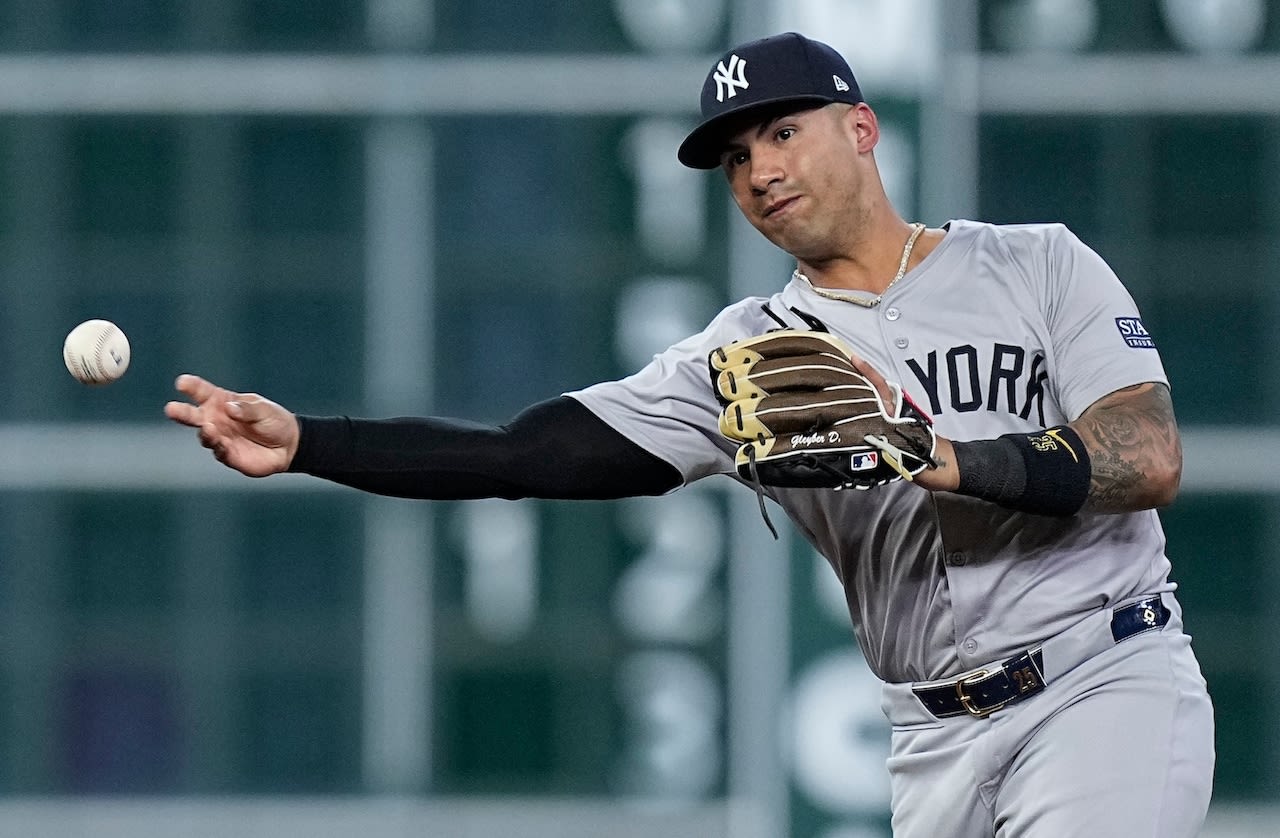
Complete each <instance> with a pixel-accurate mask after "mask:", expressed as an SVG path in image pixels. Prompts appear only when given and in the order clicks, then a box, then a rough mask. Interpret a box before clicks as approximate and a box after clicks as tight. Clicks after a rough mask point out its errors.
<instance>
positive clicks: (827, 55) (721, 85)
mask: <svg viewBox="0 0 1280 838" xmlns="http://www.w3.org/2000/svg"><path fill="white" fill-rule="evenodd" d="M861 101H862V91H861V90H859V89H858V83H857V81H856V80H855V79H854V77H853V71H851V70H850V69H849V65H848V64H847V63H846V62H845V60H844V58H842V57H841V56H840V53H838V52H836V51H835V50H834V49H832V48H831V47H829V46H827V45H826V44H824V43H821V42H820V41H814V40H811V39H809V38H806V37H805V36H803V35H800V34H798V33H795V32H787V33H785V34H783V35H773V36H771V37H768V38H761V39H760V40H758V41H751V42H749V43H745V44H741V45H739V46H737V47H735V48H733V49H731V50H729V51H728V52H726V53H725V54H724V56H723V57H722V58H721V59H720V60H719V61H718V62H716V64H715V65H714V66H713V67H712V68H711V70H710V71H709V72H708V73H707V76H706V79H705V80H704V81H703V83H702V124H700V125H699V126H698V127H697V128H695V129H694V130H693V132H692V133H691V134H689V136H688V137H686V138H685V141H684V142H683V143H682V144H681V145H680V155H679V156H680V162H681V163H684V164H685V165H686V166H690V167H692V168H695V169H714V168H715V167H717V166H719V165H720V152H721V150H722V149H723V148H724V144H725V142H726V141H727V139H728V136H727V132H728V131H729V130H730V129H731V128H734V126H743V125H744V121H747V122H749V120H750V118H751V115H752V111H753V110H754V109H756V108H765V107H768V108H784V109H785V108H787V107H791V106H794V108H795V109H796V110H802V109H804V108H814V107H820V106H822V105H826V104H830V103H832V102H845V103H848V104H851V105H852V104H857V103H858V102H861ZM738 130H740V127H739V128H738Z"/></svg>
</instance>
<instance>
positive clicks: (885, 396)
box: [852, 355, 897, 413]
mask: <svg viewBox="0 0 1280 838" xmlns="http://www.w3.org/2000/svg"><path fill="white" fill-rule="evenodd" d="M852 361H853V368H854V369H856V370H857V371H858V372H860V373H862V374H863V375H864V376H866V378H867V380H868V381H870V382H871V385H872V386H873V387H875V388H876V392H877V393H879V394H880V400H881V401H883V402H884V404H885V407H887V408H888V409H889V412H890V413H892V412H893V411H894V410H895V409H896V408H897V405H896V404H894V390H893V388H892V387H891V386H889V382H888V380H887V379H885V377H884V376H883V375H881V374H880V371H879V370H878V369H876V368H875V367H873V366H871V364H869V363H867V362H866V361H865V360H863V359H862V358H859V357H858V356H856V355H854V356H852Z"/></svg>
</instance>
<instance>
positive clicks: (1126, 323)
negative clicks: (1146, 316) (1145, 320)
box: [1116, 317, 1156, 349]
mask: <svg viewBox="0 0 1280 838" xmlns="http://www.w3.org/2000/svg"><path fill="white" fill-rule="evenodd" d="M1116 328H1117V329H1119V330H1120V337H1122V338H1124V342H1125V343H1127V344H1129V347H1130V348H1131V349H1155V348H1156V342H1155V341H1154V340H1152V339H1151V335H1150V333H1148V332H1147V329H1146V327H1145V326H1143V325H1142V321H1141V320H1139V319H1138V318H1136V317H1117V318H1116Z"/></svg>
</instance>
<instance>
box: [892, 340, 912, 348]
mask: <svg viewBox="0 0 1280 838" xmlns="http://www.w3.org/2000/svg"><path fill="white" fill-rule="evenodd" d="M893 345H894V346H896V347H898V348H899V349H906V348H907V347H908V346H910V345H911V341H909V340H907V339H906V338H898V339H897V340H895V341H894V342H893Z"/></svg>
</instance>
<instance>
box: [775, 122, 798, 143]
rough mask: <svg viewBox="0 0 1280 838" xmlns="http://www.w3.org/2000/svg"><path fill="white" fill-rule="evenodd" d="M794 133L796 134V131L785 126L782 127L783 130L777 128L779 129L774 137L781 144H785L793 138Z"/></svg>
mask: <svg viewBox="0 0 1280 838" xmlns="http://www.w3.org/2000/svg"><path fill="white" fill-rule="evenodd" d="M795 133H796V129H795V128H792V127H791V126H790V125H788V126H786V127H784V128H779V129H778V130H777V131H776V132H775V133H774V136H775V137H777V138H778V139H779V140H781V141H782V142H786V141H787V140H789V139H791V138H792V137H794V136H795Z"/></svg>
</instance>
